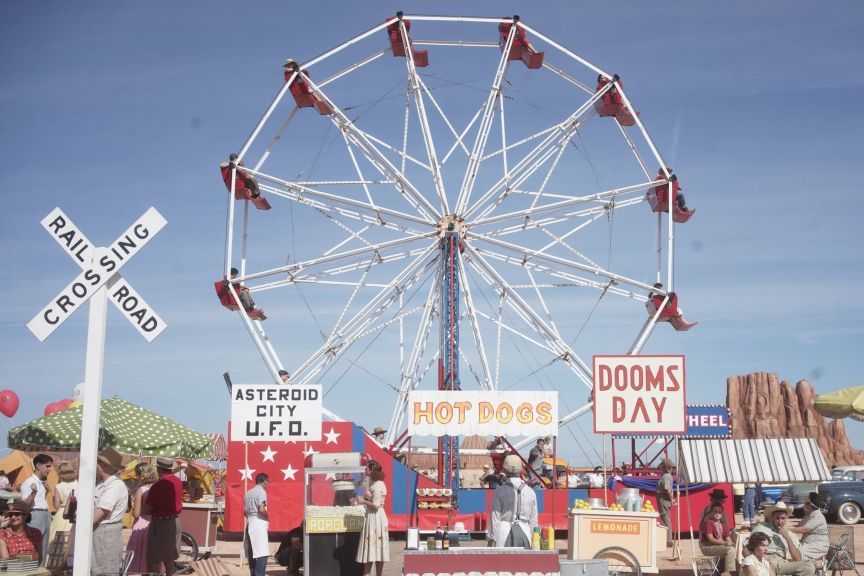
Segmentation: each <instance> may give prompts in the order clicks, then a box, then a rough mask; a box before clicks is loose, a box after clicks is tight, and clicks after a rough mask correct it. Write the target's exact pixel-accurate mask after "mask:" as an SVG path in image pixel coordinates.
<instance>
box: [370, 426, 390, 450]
mask: <svg viewBox="0 0 864 576" xmlns="http://www.w3.org/2000/svg"><path fill="white" fill-rule="evenodd" d="M386 433H387V430H386V429H384V428H382V427H381V426H376V427H375V428H374V429H373V430H372V439H373V440H375V442H377V443H378V445H379V446H384V435H385V434H386Z"/></svg>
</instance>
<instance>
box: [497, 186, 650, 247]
mask: <svg viewBox="0 0 864 576" xmlns="http://www.w3.org/2000/svg"><path fill="white" fill-rule="evenodd" d="M644 202H645V198H644V197H643V196H640V197H638V198H630V199H628V200H615V203H614V209H615V210H620V209H622V208H627V207H629V206H635V205H637V204H642V203H644ZM612 209H613V204H612V203H611V202H607V203H605V204H603V205H602V206H593V207H591V208H586V209H584V210H576V211H574V212H567V213H566V214H564V215H563V216H550V217H547V218H541V219H539V220H534V219H529V220H526V221H523V222H521V223H519V224H514V225H512V226H507V227H506V228H500V229H498V230H494V231H491V232H486V233H485V234H486V236H490V237H493V238H498V237H500V236H508V235H511V234H516V233H519V232H524V231H525V230H529V229H532V228H537V229H541V228H543V227H546V226H552V225H553V224H559V223H561V222H569V221H570V220H574V219H577V218H585V220H584V221H583V222H582V224H579V227H580V229H581V228H584V227H585V226H587V225H589V224H591V223H593V222H595V221H596V220H598V219H599V218H600V217H601V216H606V215H607V214H609V213H610V211H611V210H612Z"/></svg>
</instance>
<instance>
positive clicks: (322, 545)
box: [303, 452, 369, 576]
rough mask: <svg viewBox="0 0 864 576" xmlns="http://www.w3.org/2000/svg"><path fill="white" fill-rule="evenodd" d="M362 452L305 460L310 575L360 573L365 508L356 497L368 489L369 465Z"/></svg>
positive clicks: (307, 566)
mask: <svg viewBox="0 0 864 576" xmlns="http://www.w3.org/2000/svg"><path fill="white" fill-rule="evenodd" d="M368 461H369V457H368V455H367V454H365V453H359V452H331V453H328V454H312V455H311V456H309V457H308V458H306V470H305V472H304V480H305V484H304V486H305V490H304V496H303V504H304V522H303V524H304V529H303V565H304V566H305V574H306V576H322V575H328V576H329V575H331V574H332V575H335V576H361V575H362V574H363V564H360V563H358V562H357V561H356V560H355V558H356V556H357V547H358V544H359V542H360V529H361V528H362V527H363V519H364V518H365V516H366V507H365V506H354V505H352V504H351V502H352V499H353V498H355V497H356V496H360V495H362V493H363V492H364V491H365V490H366V463H367V462H368Z"/></svg>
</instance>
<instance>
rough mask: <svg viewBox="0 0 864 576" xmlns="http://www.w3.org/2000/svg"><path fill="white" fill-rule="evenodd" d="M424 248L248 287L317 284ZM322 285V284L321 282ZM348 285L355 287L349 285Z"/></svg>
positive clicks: (422, 250)
mask: <svg viewBox="0 0 864 576" xmlns="http://www.w3.org/2000/svg"><path fill="white" fill-rule="evenodd" d="M425 250H426V249H425V248H414V249H412V250H403V251H401V252H394V253H392V254H387V255H381V254H378V253H375V254H373V255H372V256H371V257H369V258H361V259H358V260H355V261H352V262H348V263H347V264H343V265H341V266H336V267H334V268H328V269H326V270H319V271H316V272H311V273H308V274H300V275H290V276H289V277H288V278H285V279H282V280H276V281H274V282H269V283H266V284H258V285H255V286H249V287H248V288H249V291H250V292H261V291H264V290H270V289H273V288H280V287H283V286H292V285H295V284H300V283H304V284H315V283H318V282H322V280H323V279H326V278H329V277H334V276H341V275H343V274H348V273H351V272H356V271H357V270H361V269H366V268H369V267H373V266H374V267H378V266H381V265H383V264H390V263H393V262H397V261H399V260H404V259H406V258H412V257H416V256H418V255H420V254H422V253H423V252H425ZM322 283H323V282H322ZM357 284H360V286H361V288H362V287H364V286H369V287H375V286H379V287H380V286H382V284H380V283H378V284H375V285H373V284H372V283H368V282H367V283H365V284H364V283H362V282H358V283H357ZM350 285H352V286H353V285H355V284H354V283H351V284H350Z"/></svg>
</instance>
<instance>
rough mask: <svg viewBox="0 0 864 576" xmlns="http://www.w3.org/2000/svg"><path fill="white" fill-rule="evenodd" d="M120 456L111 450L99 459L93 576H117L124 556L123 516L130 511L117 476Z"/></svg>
mask: <svg viewBox="0 0 864 576" xmlns="http://www.w3.org/2000/svg"><path fill="white" fill-rule="evenodd" d="M122 460H123V457H122V456H121V455H120V453H119V452H117V451H116V450H113V449H111V448H109V449H108V450H105V451H104V452H102V453H100V454H99V456H97V457H96V489H95V491H94V492H93V497H94V506H95V508H94V510H93V554H92V563H91V565H90V569H91V571H92V572H93V574H118V573H119V572H120V565H121V563H122V556H123V516H125V515H126V509H127V508H128V507H129V490H127V489H126V484H124V483H123V481H122V480H120V478H119V477H118V476H117V472H119V471H120V468H121V467H122V465H123V462H122Z"/></svg>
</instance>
